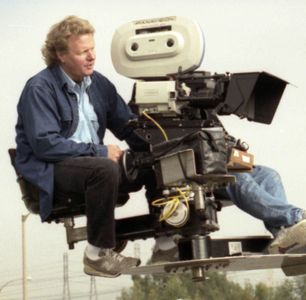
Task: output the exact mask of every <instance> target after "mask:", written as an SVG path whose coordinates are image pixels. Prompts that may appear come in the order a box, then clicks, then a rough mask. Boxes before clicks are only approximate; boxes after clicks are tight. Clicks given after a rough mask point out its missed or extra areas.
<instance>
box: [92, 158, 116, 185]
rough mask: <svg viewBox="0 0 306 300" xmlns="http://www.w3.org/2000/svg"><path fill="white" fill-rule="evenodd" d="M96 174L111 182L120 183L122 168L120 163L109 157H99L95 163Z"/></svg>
mask: <svg viewBox="0 0 306 300" xmlns="http://www.w3.org/2000/svg"><path fill="white" fill-rule="evenodd" d="M93 173H94V175H95V176H97V177H99V178H103V180H105V181H108V182H110V183H114V184H118V183H119V178H120V170H119V165H118V163H116V162H114V161H112V160H110V159H107V158H98V159H97V160H96V163H95V165H94V171H93Z"/></svg>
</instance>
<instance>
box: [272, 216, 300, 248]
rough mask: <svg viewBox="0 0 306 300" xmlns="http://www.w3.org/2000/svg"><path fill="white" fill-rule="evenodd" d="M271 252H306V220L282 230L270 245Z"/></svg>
mask: <svg viewBox="0 0 306 300" xmlns="http://www.w3.org/2000/svg"><path fill="white" fill-rule="evenodd" d="M268 252H269V253H270V254H283V253H301V252H306V220H305V219H304V220H302V221H300V222H298V223H297V224H295V225H292V226H290V227H288V228H283V229H281V230H280V232H279V234H278V235H277V237H276V238H275V239H274V241H273V242H272V243H271V244H270V245H269V246H268Z"/></svg>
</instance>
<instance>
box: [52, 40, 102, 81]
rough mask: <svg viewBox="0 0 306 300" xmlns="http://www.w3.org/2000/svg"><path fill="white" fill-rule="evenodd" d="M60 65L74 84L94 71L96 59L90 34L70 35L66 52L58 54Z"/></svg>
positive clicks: (93, 42)
mask: <svg viewBox="0 0 306 300" xmlns="http://www.w3.org/2000/svg"><path fill="white" fill-rule="evenodd" d="M57 55H58V58H59V60H60V65H61V67H62V68H63V69H64V71H65V72H66V73H67V75H69V76H70V78H71V79H72V80H74V81H76V82H80V81H82V80H83V78H84V77H85V76H88V75H91V74H92V73H93V71H94V64H95V59H96V52H95V41H94V37H93V35H92V34H82V35H72V36H71V37H70V38H69V39H68V51H67V52H58V53H57Z"/></svg>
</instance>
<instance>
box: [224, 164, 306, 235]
mask: <svg viewBox="0 0 306 300" xmlns="http://www.w3.org/2000/svg"><path fill="white" fill-rule="evenodd" d="M233 175H235V176H236V183H235V184H232V185H230V186H229V187H228V188H227V192H228V194H229V196H230V198H231V200H232V201H233V202H234V204H236V205H237V206H238V207H239V208H240V209H242V210H243V211H245V212H247V213H248V214H250V215H252V216H253V217H255V218H258V219H260V220H262V221H263V222H264V224H265V226H266V228H267V229H268V230H269V231H270V232H271V233H272V234H273V235H276V234H277V232H278V231H279V229H280V227H281V226H285V227H288V226H291V225H293V224H295V223H297V222H299V221H300V220H301V219H302V215H303V212H304V210H303V209H301V208H298V207H296V206H293V205H291V204H289V203H288V201H287V197H286V194H285V190H284V187H283V184H282V181H281V177H280V176H279V174H278V173H277V172H276V171H275V170H273V169H271V168H268V167H265V166H256V167H255V168H254V169H253V171H252V172H250V173H243V172H241V173H234V174H233Z"/></svg>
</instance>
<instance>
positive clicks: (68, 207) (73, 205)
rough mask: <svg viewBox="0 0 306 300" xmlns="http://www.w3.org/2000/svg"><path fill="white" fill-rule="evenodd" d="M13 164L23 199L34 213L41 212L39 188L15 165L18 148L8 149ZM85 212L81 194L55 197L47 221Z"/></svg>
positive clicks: (56, 220) (57, 220)
mask: <svg viewBox="0 0 306 300" xmlns="http://www.w3.org/2000/svg"><path fill="white" fill-rule="evenodd" d="M8 152H9V155H10V159H11V164H12V166H13V167H14V169H15V172H16V175H17V182H18V184H19V187H20V191H21V195H22V200H23V202H24V204H25V206H26V208H27V209H28V210H29V212H31V213H33V214H39V189H38V188H37V187H35V186H34V185H33V184H31V183H30V182H28V181H27V180H26V179H25V178H23V176H22V175H20V174H19V173H18V172H17V170H16V167H15V158H16V149H13V148H11V149H9V150H8ZM84 214H85V202H84V198H83V197H82V196H81V195H75V196H74V197H72V198H67V197H64V196H63V197H57V198H56V199H54V206H53V210H52V213H51V215H50V216H49V217H48V219H47V220H46V221H48V222H51V221H55V222H59V221H60V219H61V218H68V217H73V216H78V215H84Z"/></svg>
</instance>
